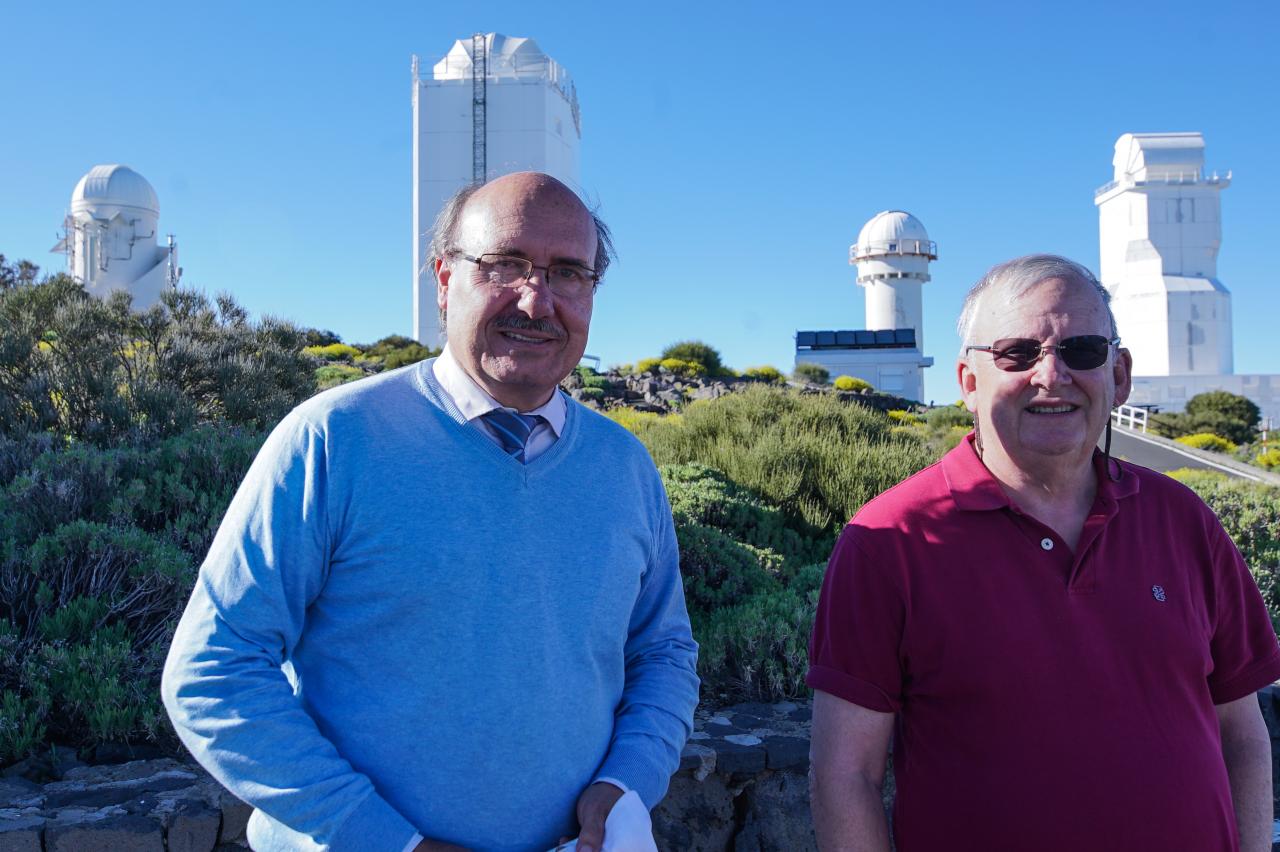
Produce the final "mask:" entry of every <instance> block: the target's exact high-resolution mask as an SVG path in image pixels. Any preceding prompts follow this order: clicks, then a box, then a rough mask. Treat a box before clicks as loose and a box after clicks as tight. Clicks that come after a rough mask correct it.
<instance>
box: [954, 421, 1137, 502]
mask: <svg viewBox="0 0 1280 852" xmlns="http://www.w3.org/2000/svg"><path fill="white" fill-rule="evenodd" d="M1107 468H1108V463H1107V461H1106V458H1105V457H1104V456H1103V455H1102V451H1101V450H1097V449H1095V450H1094V451H1093V470H1094V475H1095V476H1096V477H1097V479H1098V493H1097V496H1096V497H1095V498H1094V504H1095V505H1105V504H1106V503H1114V502H1115V501H1117V500H1120V499H1123V498H1125V497H1131V496H1132V495H1134V494H1137V493H1138V475H1137V473H1136V472H1134V471H1133V470H1132V469H1131V468H1130V467H1129V466H1128V465H1126V464H1125V463H1124V462H1122V461H1119V460H1118V459H1112V460H1111V461H1110V468H1111V471H1110V472H1111V473H1114V472H1116V471H1117V470H1119V471H1120V473H1121V477H1120V480H1119V481H1118V482H1117V481H1116V480H1114V479H1112V478H1111V476H1110V475H1109V472H1108V470H1107ZM942 474H943V476H945V477H946V480H947V487H948V488H949V489H951V499H952V500H954V501H955V504H956V508H957V509H962V510H965V511H969V512H982V511H989V510H992V509H1002V508H1004V507H1006V506H1010V505H1012V503H1011V502H1010V500H1009V495H1007V494H1006V493H1005V491H1004V489H1003V488H1001V487H1000V483H999V482H997V481H996V478H995V477H994V476H992V475H991V471H989V470H987V466H986V465H984V464H983V463H982V459H980V458H979V457H978V452H977V450H975V449H974V446H973V433H972V432H970V433H969V434H968V435H966V436H965V437H964V440H962V441H961V442H960V443H959V445H957V446H956V448H955V449H954V450H952V451H951V452H949V453H947V454H946V455H945V456H943V457H942Z"/></svg>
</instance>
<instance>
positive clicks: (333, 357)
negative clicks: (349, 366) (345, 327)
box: [302, 342, 363, 363]
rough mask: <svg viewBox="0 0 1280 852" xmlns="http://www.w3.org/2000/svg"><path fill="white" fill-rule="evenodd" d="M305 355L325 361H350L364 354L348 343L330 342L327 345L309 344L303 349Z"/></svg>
mask: <svg viewBox="0 0 1280 852" xmlns="http://www.w3.org/2000/svg"><path fill="white" fill-rule="evenodd" d="M302 353H303V354H304V355H310V356H311V357H312V358H319V359H321V360H323V361H346V362H348V363H350V362H351V361H352V360H354V359H355V358H356V356H358V355H361V354H363V353H362V352H361V351H360V350H359V349H357V348H355V347H354V346H349V345H347V344H346V343H341V342H339V343H330V344H328V345H327V346H307V347H305V348H304V349H303V350H302Z"/></svg>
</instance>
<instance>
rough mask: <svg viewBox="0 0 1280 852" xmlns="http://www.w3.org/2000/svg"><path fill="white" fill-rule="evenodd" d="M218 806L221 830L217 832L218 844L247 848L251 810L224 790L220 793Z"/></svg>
mask: <svg viewBox="0 0 1280 852" xmlns="http://www.w3.org/2000/svg"><path fill="white" fill-rule="evenodd" d="M218 804H219V806H220V807H221V808H222V828H221V829H220V830H219V832H218V842H219V843H234V844H237V845H241V846H248V845H249V835H248V829H249V815H250V814H252V813H253V808H252V807H250V806H249V805H246V804H245V803H244V802H242V801H240V800H239V799H237V798H236V797H235V796H233V795H232V794H231V793H229V792H228V791H226V790H223V791H222V795H221V798H220V800H219V802H218Z"/></svg>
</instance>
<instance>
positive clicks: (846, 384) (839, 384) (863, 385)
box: [832, 376, 872, 392]
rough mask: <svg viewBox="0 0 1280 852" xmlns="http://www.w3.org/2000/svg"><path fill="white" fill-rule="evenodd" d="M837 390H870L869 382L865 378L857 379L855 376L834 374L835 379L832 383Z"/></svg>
mask: <svg viewBox="0 0 1280 852" xmlns="http://www.w3.org/2000/svg"><path fill="white" fill-rule="evenodd" d="M832 384H833V385H834V386H835V389H836V390H838V391H858V392H861V391H869V390H871V389H872V388H871V382H869V381H867V380H866V379H859V378H857V377H855V376H836V380H835V381H834V382H833V383H832Z"/></svg>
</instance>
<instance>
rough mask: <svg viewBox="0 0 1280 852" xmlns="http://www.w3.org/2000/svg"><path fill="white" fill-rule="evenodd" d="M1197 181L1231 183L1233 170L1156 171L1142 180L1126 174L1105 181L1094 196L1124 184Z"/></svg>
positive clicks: (1131, 185) (1166, 183)
mask: <svg viewBox="0 0 1280 852" xmlns="http://www.w3.org/2000/svg"><path fill="white" fill-rule="evenodd" d="M1197 183H1206V184H1209V185H1210V186H1216V185H1217V184H1222V183H1225V184H1230V183H1231V170H1230V169H1228V170H1227V173H1226V174H1225V175H1220V174H1218V173H1217V172H1216V171H1215V172H1209V173H1207V174H1206V173H1204V172H1201V171H1193V172H1165V173H1160V172H1155V173H1154V174H1152V175H1151V176H1150V177H1147V178H1144V179H1142V180H1138V179H1137V178H1135V177H1133V175H1125V176H1124V177H1123V178H1121V179H1120V180H1113V181H1110V182H1109V183H1104V184H1103V185H1102V186H1100V187H1098V188H1097V189H1095V190H1094V191H1093V196H1094V198H1097V197H1098V196H1100V195H1105V194H1106V193H1108V192H1110V191H1111V190H1113V189H1115V188H1116V187H1118V186H1121V185H1124V186H1126V187H1137V186H1186V185H1188V184H1197Z"/></svg>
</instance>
